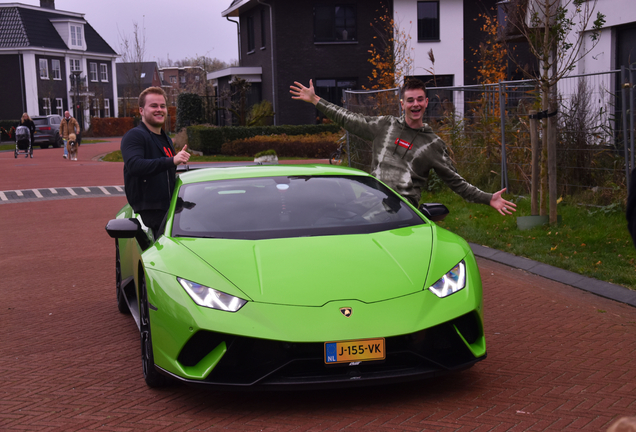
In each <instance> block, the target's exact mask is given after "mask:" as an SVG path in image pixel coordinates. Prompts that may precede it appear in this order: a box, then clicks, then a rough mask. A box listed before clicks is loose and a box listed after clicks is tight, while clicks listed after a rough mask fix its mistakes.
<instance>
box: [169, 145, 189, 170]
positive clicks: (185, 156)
mask: <svg viewBox="0 0 636 432" xmlns="http://www.w3.org/2000/svg"><path fill="white" fill-rule="evenodd" d="M186 150H188V145H187V144H186V145H184V146H183V148H182V149H181V151H180V152H179V153H177V154H176V155H174V157H173V158H172V161H173V162H174V164H175V165H177V166H178V165H179V164H184V163H187V162H188V161H189V160H190V153H188V152H187V151H186Z"/></svg>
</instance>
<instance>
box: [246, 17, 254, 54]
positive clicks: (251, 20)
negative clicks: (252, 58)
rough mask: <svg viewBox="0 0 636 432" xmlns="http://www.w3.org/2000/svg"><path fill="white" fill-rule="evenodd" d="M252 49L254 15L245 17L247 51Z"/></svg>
mask: <svg viewBox="0 0 636 432" xmlns="http://www.w3.org/2000/svg"><path fill="white" fill-rule="evenodd" d="M252 51H254V16H253V15H250V16H248V17H247V52H252Z"/></svg>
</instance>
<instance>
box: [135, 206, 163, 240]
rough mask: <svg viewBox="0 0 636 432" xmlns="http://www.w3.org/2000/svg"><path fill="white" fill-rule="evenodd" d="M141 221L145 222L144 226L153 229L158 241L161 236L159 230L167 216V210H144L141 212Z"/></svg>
mask: <svg viewBox="0 0 636 432" xmlns="http://www.w3.org/2000/svg"><path fill="white" fill-rule="evenodd" d="M139 215H140V216H141V220H143V221H144V225H146V226H147V227H148V228H150V229H152V234H153V235H154V236H155V239H157V237H158V234H159V228H160V227H161V224H162V223H163V218H164V217H165V216H166V211H165V210H142V211H140V212H139Z"/></svg>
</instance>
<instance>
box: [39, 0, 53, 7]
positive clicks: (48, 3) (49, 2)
mask: <svg viewBox="0 0 636 432" xmlns="http://www.w3.org/2000/svg"><path fill="white" fill-rule="evenodd" d="M40 7H41V8H44V9H55V0H40Z"/></svg>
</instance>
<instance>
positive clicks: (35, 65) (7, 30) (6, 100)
mask: <svg viewBox="0 0 636 432" xmlns="http://www.w3.org/2000/svg"><path fill="white" fill-rule="evenodd" d="M117 57H118V55H117V53H116V52H115V51H114V50H113V49H112V48H111V47H110V46H109V45H108V43H106V41H105V40H104V39H103V38H102V37H101V36H100V35H99V34H98V33H97V32H96V31H95V29H93V27H91V25H90V24H89V23H88V22H87V21H86V20H85V19H84V14H82V13H75V12H67V11H60V10H56V9H55V2H54V1H53V0H41V1H40V7H37V6H29V5H24V4H20V3H0V82H1V83H2V88H3V97H2V103H1V104H0V119H7V120H9V119H18V118H20V116H21V115H22V113H23V112H27V113H29V115H31V116H35V115H46V114H63V112H64V111H66V110H69V111H71V112H72V113H73V116H75V117H76V118H78V120H80V121H81V124H82V125H83V128H86V127H88V125H89V123H90V117H115V116H116V115H117V103H116V101H117V75H116V73H115V60H116V58H117ZM73 72H75V74H74V73H73ZM76 75H77V76H79V79H78V80H77V84H78V85H77V88H76V87H75V76H76ZM76 94H77V100H75V96H76ZM78 107H79V109H78Z"/></svg>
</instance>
